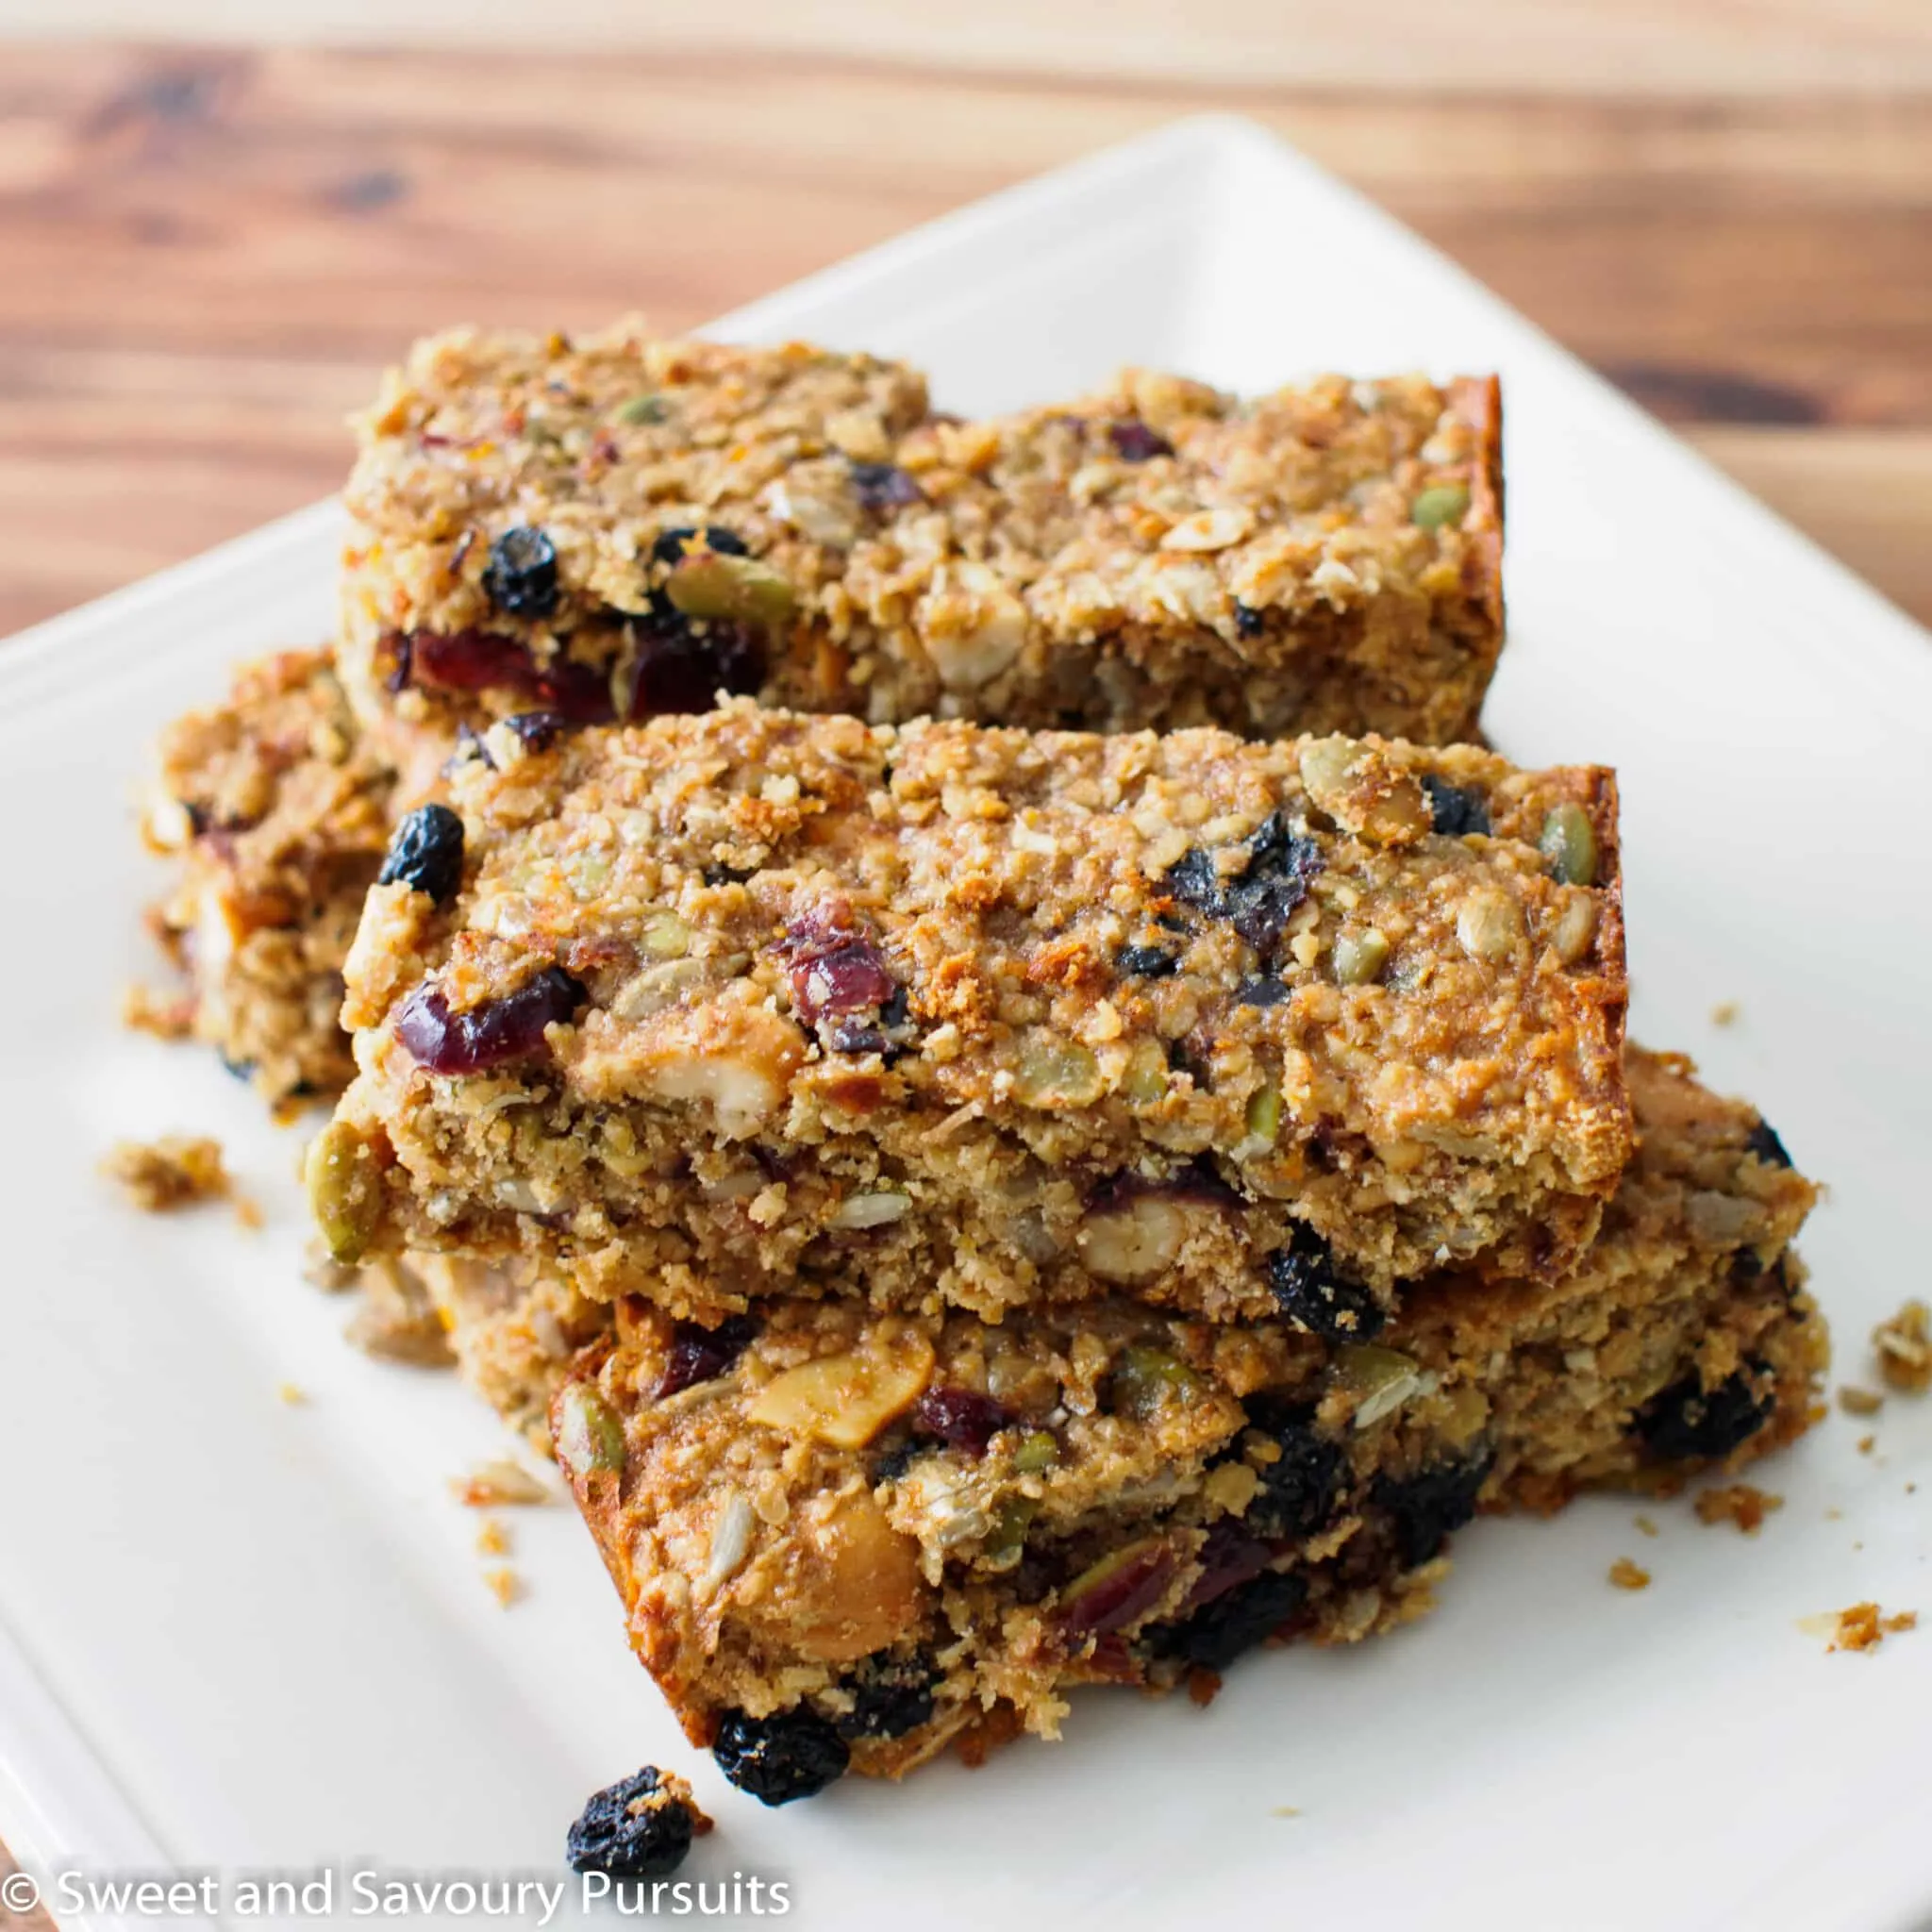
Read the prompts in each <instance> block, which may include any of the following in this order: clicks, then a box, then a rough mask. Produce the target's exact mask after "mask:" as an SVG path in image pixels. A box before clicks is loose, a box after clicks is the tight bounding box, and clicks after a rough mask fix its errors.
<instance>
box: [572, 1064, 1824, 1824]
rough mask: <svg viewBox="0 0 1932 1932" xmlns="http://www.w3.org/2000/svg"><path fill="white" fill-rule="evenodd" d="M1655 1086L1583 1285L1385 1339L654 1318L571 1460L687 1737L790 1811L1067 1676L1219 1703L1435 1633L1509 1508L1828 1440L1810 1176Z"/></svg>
mask: <svg viewBox="0 0 1932 1932" xmlns="http://www.w3.org/2000/svg"><path fill="white" fill-rule="evenodd" d="M1631 1082H1632V1087H1633V1091H1634V1093H1635V1096H1636V1100H1637V1108H1638V1114H1639V1119H1640V1122H1641V1138H1640V1143H1639V1151H1638V1155H1637V1158H1636V1160H1635V1162H1634V1164H1633V1166H1632V1169H1631V1171H1630V1173H1629V1174H1628V1175H1627V1176H1626V1178H1625V1180H1624V1186H1623V1188H1622V1189H1621V1191H1619V1193H1618V1196H1617V1198H1616V1200H1615V1202H1614V1203H1613V1204H1612V1206H1611V1208H1610V1209H1609V1211H1608V1213H1607V1215H1606V1218H1605V1226H1604V1230H1603V1232H1602V1234H1601V1235H1600V1236H1599V1238H1598V1241H1597V1243H1596V1244H1595V1246H1594V1247H1593V1248H1592V1249H1591V1253H1590V1254H1589V1255H1588V1256H1587V1257H1585V1258H1584V1260H1583V1261H1582V1262H1581V1263H1580V1264H1579V1266H1578V1267H1577V1268H1576V1269H1575V1270H1574V1272H1573V1273H1572V1274H1569V1275H1568V1276H1567V1277H1565V1278H1564V1279H1562V1280H1561V1281H1559V1282H1556V1283H1541V1284H1539V1283H1534V1282H1529V1281H1526V1280H1524V1279H1521V1278H1503V1277H1496V1276H1493V1275H1490V1274H1480V1273H1479V1274H1474V1275H1469V1274H1445V1275H1443V1276H1439V1277H1436V1278H1434V1279H1432V1280H1431V1281H1430V1282H1428V1283H1426V1284H1424V1286H1422V1287H1421V1288H1420V1289H1418V1290H1417V1291H1415V1292H1413V1293H1412V1294H1411V1295H1410V1297H1409V1298H1408V1299H1407V1302H1406V1304H1405V1307H1404V1308H1403V1311H1402V1312H1401V1314H1400V1316H1399V1317H1398V1318H1397V1320H1396V1321H1395V1322H1394V1324H1392V1325H1391V1327H1390V1328H1389V1329H1388V1330H1387V1331H1386V1332H1385V1333H1384V1334H1383V1335H1382V1336H1381V1337H1380V1338H1379V1339H1378V1340H1377V1341H1374V1342H1370V1343H1363V1342H1352V1341H1330V1340H1327V1339H1324V1338H1322V1337H1319V1336H1316V1335H1312V1334H1309V1333H1307V1332H1306V1331H1305V1330H1302V1329H1298V1328H1294V1327H1291V1326H1289V1325H1287V1324H1279V1323H1275V1324H1261V1325H1257V1326H1252V1327H1249V1326H1237V1325H1231V1324H1223V1325H1211V1324H1201V1323H1195V1322H1190V1321H1185V1320H1181V1319H1176V1318H1174V1317H1172V1316H1167V1315H1163V1314H1162V1313H1160V1312H1158V1311H1157V1310H1154V1309H1150V1308H1147V1307H1133V1306H1129V1305H1125V1304H1122V1303H1118V1302H1112V1303H1106V1304H1093V1305H1088V1306H1086V1307H1079V1308H1076V1309H1067V1310H1061V1309H1052V1310H1032V1311H1028V1312H1026V1313H1024V1314H1021V1315H1016V1316H1014V1317H1012V1318H1010V1319H1008V1321H1007V1322H1005V1323H1004V1324H999V1325H998V1326H991V1325H988V1324H983V1323H981V1322H979V1321H978V1320H976V1319H975V1318H974V1317H973V1316H971V1315H969V1314H965V1313H962V1312H957V1311H956V1312H952V1313H949V1314H945V1315H942V1316H920V1317H904V1316H895V1315H882V1314H879V1313H878V1312H876V1311H874V1310H872V1309H869V1308H866V1307H862V1306H860V1305H858V1304H857V1303H854V1302H850V1301H847V1302H826V1301H818V1302H808V1301H796V1300H784V1301H779V1302H776V1303H774V1304H772V1305H770V1306H768V1307H763V1308H761V1309H759V1310H758V1314H757V1315H756V1316H755V1317H738V1318H735V1319H734V1321H733V1322H731V1323H729V1324H725V1325H724V1326H722V1327H719V1328H715V1329H710V1330H707V1329H702V1328H696V1327H692V1326H689V1325H685V1324H677V1323H675V1322H673V1321H672V1320H671V1319H670V1318H669V1317H667V1316H665V1315H664V1314H663V1313H662V1312H661V1311H660V1310H658V1309H655V1308H651V1307H648V1306H647V1305H645V1304H643V1303H641V1302H626V1303H625V1304H623V1305H622V1306H621V1307H619V1309H618V1311H617V1315H616V1329H615V1334H614V1336H613V1338H612V1339H611V1341H608V1343H607V1344H605V1345H604V1346H602V1347H600V1348H596V1349H592V1350H591V1351H589V1352H587V1354H586V1356H585V1357H582V1358H581V1359H580V1361H579V1363H578V1366H577V1368H576V1369H575V1372H574V1374H572V1376H571V1377H570V1379H568V1380H567V1381H566V1382H565V1383H564V1385H563V1387H562V1389H561V1391H560V1392H559V1394H558V1398H557V1401H556V1404H555V1407H554V1410H553V1415H554V1421H555V1425H556V1433H557V1442H558V1456H559V1459H560V1461H561V1462H562V1464H563V1466H564V1469H565V1472H566V1474H568V1476H569V1477H570V1479H571V1482H572V1485H573V1488H574V1490H575V1494H576V1496H577V1499H578V1502H579V1505H580V1507H582V1509H583V1511H584V1514H585V1517H586V1519H587V1521H588V1522H589V1524H590V1525H591V1530H592V1531H593V1533H594V1534H595V1536H596V1538H597V1541H598V1544H599V1547H600V1548H601V1550H602V1552H603V1554H604V1557H605V1561H606V1563H607V1564H608V1567H609V1569H610V1572H611V1574H612V1576H613V1578H614V1580H615V1581H616V1583H617V1586H618V1589H619V1591H620V1592H621V1594H622V1596H623V1599H624V1603H625V1611H626V1615H627V1618H628V1623H629V1629H630V1636H631V1641H632V1643H633V1644H634V1646H635V1647H636V1649H637V1651H638V1653H639V1656H640V1657H641V1659H642V1661H643V1662H644V1664H645V1665H646V1667H647V1668H648V1669H649V1670H650V1671H651V1673H652V1674H653V1675H654V1676H655V1677H656V1679H657V1681H658V1684H659V1686H660V1688H661V1689H662V1690H663V1691H664V1692H665V1694H666V1696H667V1697H668V1699H669V1700H670V1702H671V1705H672V1707H673V1708H674V1710H675V1712H676V1713H677V1715H678V1717H679V1719H680V1721H681V1723H682V1724H684V1726H685V1728H686V1730H687V1732H688V1734H689V1735H690V1736H691V1740H692V1741H693V1742H696V1743H702V1744H710V1745H712V1746H713V1748H714V1749H717V1750H718V1751H719V1754H720V1758H721V1763H722V1764H723V1766H724V1769H725V1771H726V1772H727V1774H731V1775H734V1776H740V1775H741V1772H742V1771H744V1770H745V1768H746V1767H749V1768H750V1770H751V1772H752V1773H753V1774H754V1775H755V1776H756V1778H757V1779H758V1780H759V1782H757V1783H754V1784H753V1788H754V1789H756V1790H758V1794H759V1795H761V1796H767V1797H768V1798H772V1799H773V1800H774V1801H776V1800H777V1799H779V1798H783V1797H787V1796H798V1795H804V1794H805V1793H806V1792H807V1791H808V1790H813V1789H816V1788H817V1786H818V1784H820V1783H823V1782H824V1781H825V1777H826V1775H827V1774H836V1773H837V1771H839V1770H841V1769H842V1768H843V1767H844V1766H845V1764H846V1762H847V1761H848V1760H849V1762H850V1765H851V1766H852V1768H854V1769H856V1770H858V1771H861V1772H866V1773H874V1774H888V1775H897V1774H900V1773H902V1772H904V1771H906V1770H908V1769H910V1768H911V1767H912V1766H914V1765H916V1764H918V1763H920V1762H921V1761H923V1760H924V1758H926V1757H930V1756H931V1755H932V1754H933V1753H934V1752H936V1751H937V1750H939V1749H940V1748H941V1747H942V1746H943V1745H944V1744H945V1743H946V1742H947V1741H948V1740H952V1739H955V1738H961V1737H963V1738H966V1739H968V1740H971V1741H972V1742H973V1744H974V1747H975V1748H976V1747H977V1746H979V1745H980V1744H982V1743H983V1742H984V1741H985V1740H987V1739H988V1738H989V1737H997V1736H999V1735H1002V1734H1009V1733H1011V1732H1013V1731H1015V1730H1018V1729H1020V1728H1024V1729H1026V1730H1030V1731H1033V1732H1036V1733H1039V1734H1041V1735H1044V1736H1049V1737H1050V1736H1053V1735H1055V1734H1056V1733H1057V1731H1058V1726H1059V1724H1060V1721H1061V1719H1062V1718H1063V1716H1064V1715H1065V1713H1066V1702H1065V1692H1066V1691H1067V1690H1068V1688H1069V1687H1070V1686H1072V1685H1074V1684H1078V1683H1082V1682H1091V1681H1106V1682H1116V1683H1131V1684H1139V1685H1142V1686H1147V1687H1152V1688H1166V1687H1169V1686H1171V1685H1174V1684H1175V1683H1177V1682H1179V1681H1182V1680H1183V1679H1186V1678H1189V1677H1192V1678H1193V1680H1194V1684H1195V1687H1196V1688H1197V1689H1199V1688H1203V1687H1202V1685H1201V1679H1200V1675H1199V1674H1201V1673H1203V1672H1213V1673H1218V1672H1220V1671H1222V1670H1224V1669H1225V1668H1227V1667H1228V1665H1230V1664H1231V1663H1232V1662H1233V1661H1234V1659H1235V1658H1236V1657H1238V1656H1240V1655H1241V1653H1242V1652H1243V1651H1245V1650H1247V1649H1248V1648H1250V1647H1252V1646H1253V1645H1255V1644H1257V1643H1259V1642H1261V1641H1264V1640H1265V1639H1267V1638H1269V1637H1270V1636H1271V1635H1278V1636H1281V1637H1284V1638H1306V1639H1310V1640H1313V1641H1317V1642H1324V1643H1332V1642H1344V1641H1355V1640H1357V1639H1358V1638H1361V1637H1365V1636H1368V1635H1370V1634H1372V1633H1374V1632H1375V1631H1377V1630H1381V1629H1385V1628H1387V1627H1389V1626H1390V1625H1391V1624H1395V1623H1399V1622H1401V1621H1404V1620H1405V1619H1407V1618H1408V1617H1410V1616H1413V1615H1415V1614H1417V1613H1418V1612H1419V1611H1420V1610H1422V1609H1424V1608H1426V1607H1428V1603H1429V1595H1430V1591H1431V1588H1432V1586H1433V1585H1434V1584H1435V1583H1436V1582H1437V1581H1438V1580H1439V1579H1440V1577H1441V1574H1442V1572H1443V1569H1444V1564H1443V1562H1442V1561H1441V1552H1442V1549H1443V1547H1444V1544H1445V1542H1446V1540H1447V1538H1448V1537H1449V1535H1450V1534H1451V1533H1452V1532H1453V1531H1454V1530H1456V1529H1457V1528H1458V1527H1459V1526H1460V1525H1461V1524H1464V1523H1466V1522H1467V1521H1468V1520H1469V1518H1470V1517H1471V1516H1472V1515H1473V1514H1474V1512H1475V1511H1476V1510H1477V1509H1486V1510H1487V1509H1509V1508H1524V1509H1530V1510H1536V1511H1545V1510H1549V1509H1552V1508H1555V1507H1558V1506H1559V1505H1560V1504H1562V1503H1563V1502H1564V1501H1565V1500H1566V1499H1567V1498H1568V1497H1569V1496H1570V1495H1571V1494H1572V1493H1573V1492H1574V1491H1575V1490H1576V1489H1577V1488H1579V1487H1580V1486H1582V1485H1585V1484H1617V1485H1626V1486H1627V1485H1635V1486H1639V1487H1642V1488H1649V1489H1658V1488H1662V1489H1669V1488H1672V1487H1674V1486H1675V1485H1677V1484H1679V1483H1681V1482H1682V1481H1683V1480H1684V1479H1685V1478H1686V1476H1687V1475H1689V1474H1693V1473H1702V1472H1707V1471H1710V1472H1716V1471H1729V1470H1734V1469H1736V1468H1738V1467H1740V1466H1741V1465H1742V1464H1743V1463H1744V1462H1746V1461H1748V1460H1750V1459H1752V1458H1754V1457H1757V1456H1758V1455H1760V1454H1762V1453H1763V1452H1764V1451H1766V1450H1768V1449H1770V1448H1772V1447H1774V1446H1775V1445H1777V1444H1780V1443H1784V1442H1788V1441H1791V1440H1792V1439H1794V1438H1795V1437H1796V1436H1798V1435H1800V1434H1802V1433H1803V1431H1804V1430H1805V1429H1806V1428H1807V1426H1809V1424H1810V1423H1811V1421H1812V1420H1814V1419H1815V1417H1816V1415H1817V1414H1818V1413H1820V1412H1822V1411H1820V1410H1819V1408H1818V1407H1817V1405H1816V1400H1815V1396H1816V1385H1817V1382H1818V1379H1819V1377H1820V1376H1821V1374H1823V1372H1824V1365H1825V1353H1826V1341H1825V1335H1824V1325H1823V1323H1822V1321H1821V1320H1820V1318H1819V1317H1818V1314H1817V1310H1816V1308H1815V1307H1814V1305H1813V1304H1812V1302H1811V1300H1810V1297H1809V1296H1808V1295H1807V1293H1805V1291H1804V1290H1803V1286H1802V1282H1803V1272H1802V1269H1801V1267H1800V1264H1799V1263H1798V1261H1797V1260H1796V1257H1794V1256H1792V1255H1790V1252H1789V1243H1790V1239H1791V1237H1792V1236H1793V1235H1794V1234H1795V1232H1796V1231H1797V1228H1798V1225H1799V1224H1800V1223H1801V1222H1802V1221H1803V1219H1804V1217H1805V1214H1806V1212H1807V1209H1808V1208H1809V1206H1810V1204H1811V1202H1812V1200H1813V1198H1814V1190H1813V1189H1812V1187H1811V1186H1810V1184H1809V1183H1808V1182H1807V1181H1806V1180H1805V1179H1804V1178H1803V1177H1802V1176H1801V1175H1799V1174H1796V1173H1795V1172H1793V1171H1792V1170H1791V1169H1790V1167H1789V1165H1787V1164H1785V1162H1784V1159H1783V1156H1782V1150H1781V1149H1780V1148H1778V1146H1777V1143H1776V1141H1775V1137H1774V1136H1770V1135H1769V1134H1768V1132H1767V1131H1766V1130H1764V1129H1763V1126H1762V1123H1761V1122H1760V1121H1759V1120H1758V1118H1757V1115H1756V1114H1755V1113H1754V1112H1753V1111H1752V1110H1751V1109H1750V1108H1746V1107H1743V1106H1741V1105H1740V1104H1738V1103H1734V1102H1727V1101H1721V1100H1719V1099H1717V1098H1715V1097H1714V1096H1713V1095H1711V1094H1709V1093H1708V1092H1707V1091H1705V1090H1703V1089H1702V1088H1700V1087H1699V1086H1698V1085H1697V1084H1696V1083H1695V1081H1694V1079H1693V1078H1692V1077H1691V1067H1690V1063H1689V1062H1688V1061H1686V1060H1683V1059H1681V1058H1676V1057H1673V1056H1651V1055H1646V1054H1642V1053H1641V1052H1635V1051H1633V1053H1632V1056H1631ZM774 1766H791V1767H792V1768H793V1771H794V1776H793V1778H792V1781H791V1787H790V1788H786V1787H784V1786H783V1785H782V1784H781V1785H780V1787H779V1788H778V1789H777V1790H772V1789H769V1788H763V1787H765V1786H767V1785H768V1784H769V1778H770V1774H771V1773H772V1771H773V1767H774ZM741 1781H744V1780H743V1779H742V1778H741Z"/></svg>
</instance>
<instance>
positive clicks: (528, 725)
mask: <svg viewBox="0 0 1932 1932" xmlns="http://www.w3.org/2000/svg"><path fill="white" fill-rule="evenodd" d="M569 727H570V720H569V719H568V718H566V717H565V716H564V715H563V713H562V712H561V711H518V712H517V713H516V714H515V715H514V716H513V717H508V718H506V719H505V720H504V721H503V728H504V729H505V730H506V731H508V732H509V733H510V734H511V735H512V736H513V737H515V738H516V739H517V740H518V741H520V742H521V743H522V745H523V747H524V749H525V751H528V752H540V751H548V750H549V749H550V747H551V746H552V745H553V744H555V743H556V742H557V740H558V735H559V734H560V733H562V732H564V731H566V730H568V729H569Z"/></svg>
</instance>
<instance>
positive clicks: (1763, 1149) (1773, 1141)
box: [1744, 1121, 1791, 1167]
mask: <svg viewBox="0 0 1932 1932" xmlns="http://www.w3.org/2000/svg"><path fill="white" fill-rule="evenodd" d="M1744 1151H1745V1153H1747V1154H1755V1155H1757V1158H1758V1159H1759V1160H1762V1161H1766V1162H1768V1163H1769V1164H1770V1165H1771V1166H1773V1167H1790V1164H1791V1157H1790V1155H1789V1154H1788V1153H1786V1152H1785V1143H1784V1142H1783V1141H1780V1140H1779V1139H1778V1137H1777V1130H1776V1129H1775V1128H1774V1126H1773V1125H1772V1124H1771V1123H1770V1122H1769V1121H1759V1122H1758V1123H1757V1125H1756V1126H1755V1127H1753V1128H1752V1129H1751V1132H1750V1135H1749V1137H1748V1138H1747V1139H1746V1140H1745V1141H1744Z"/></svg>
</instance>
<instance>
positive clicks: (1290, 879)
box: [1227, 811, 1322, 953]
mask: <svg viewBox="0 0 1932 1932" xmlns="http://www.w3.org/2000/svg"><path fill="white" fill-rule="evenodd" d="M1321 870H1322V848H1321V847H1320V846H1319V845H1317V844H1316V843H1315V841H1313V840H1312V839H1302V838H1297V837H1296V836H1295V834H1294V833H1293V832H1292V831H1291V830H1290V829H1289V825H1288V822H1287V820H1286V819H1284V818H1283V817H1282V816H1281V814H1280V813H1279V812H1278V811H1277V812H1271V813H1270V814H1269V815H1268V817H1267V818H1266V819H1264V820H1263V821H1262V823H1261V825H1260V827H1259V828H1258V829H1257V831H1256V833H1255V836H1254V837H1253V838H1252V839H1250V840H1249V841H1248V862H1247V865H1246V868H1245V869H1244V870H1243V871H1242V873H1241V877H1240V878H1238V879H1236V880H1235V882H1234V883H1233V884H1232V885H1231V886H1229V887H1228V889H1227V917H1228V918H1230V919H1231V920H1233V922H1234V929H1235V930H1236V931H1237V932H1238V933H1240V934H1241V937H1242V939H1244V940H1246V941H1247V942H1248V943H1249V944H1250V945H1251V946H1253V947H1254V948H1255V949H1256V951H1257V952H1260V953H1265V952H1267V950H1268V949H1269V947H1271V946H1272V945H1273V944H1274V941H1276V940H1277V939H1279V938H1280V937H1281V929H1282V927H1283V926H1285V925H1286V924H1288V922H1289V918H1290V916H1291V914H1292V913H1293V911H1294V909H1295V908H1296V907H1297V906H1299V905H1300V904H1301V903H1302V901H1303V900H1304V899H1306V898H1307V896H1308V887H1309V886H1310V885H1311V884H1312V883H1313V881H1314V878H1315V874H1317V873H1319V872H1320V871H1321Z"/></svg>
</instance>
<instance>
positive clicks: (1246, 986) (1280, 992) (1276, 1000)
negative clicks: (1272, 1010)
mask: <svg viewBox="0 0 1932 1932" xmlns="http://www.w3.org/2000/svg"><path fill="white" fill-rule="evenodd" d="M1291 991H1293V989H1292V988H1291V987H1290V985H1289V984H1288V982H1287V981H1286V980H1285V979H1276V978H1275V977H1274V974H1269V973H1259V974H1256V975H1255V976H1254V978H1252V979H1244V980H1242V981H1241V984H1240V985H1239V986H1238V987H1236V988H1235V990H1234V1003H1235V1005H1236V1006H1238V1007H1278V1006H1279V1005H1280V1004H1281V1003H1282V1001H1283V1000H1285V999H1287V998H1288V997H1289V995H1290V993H1291Z"/></svg>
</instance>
